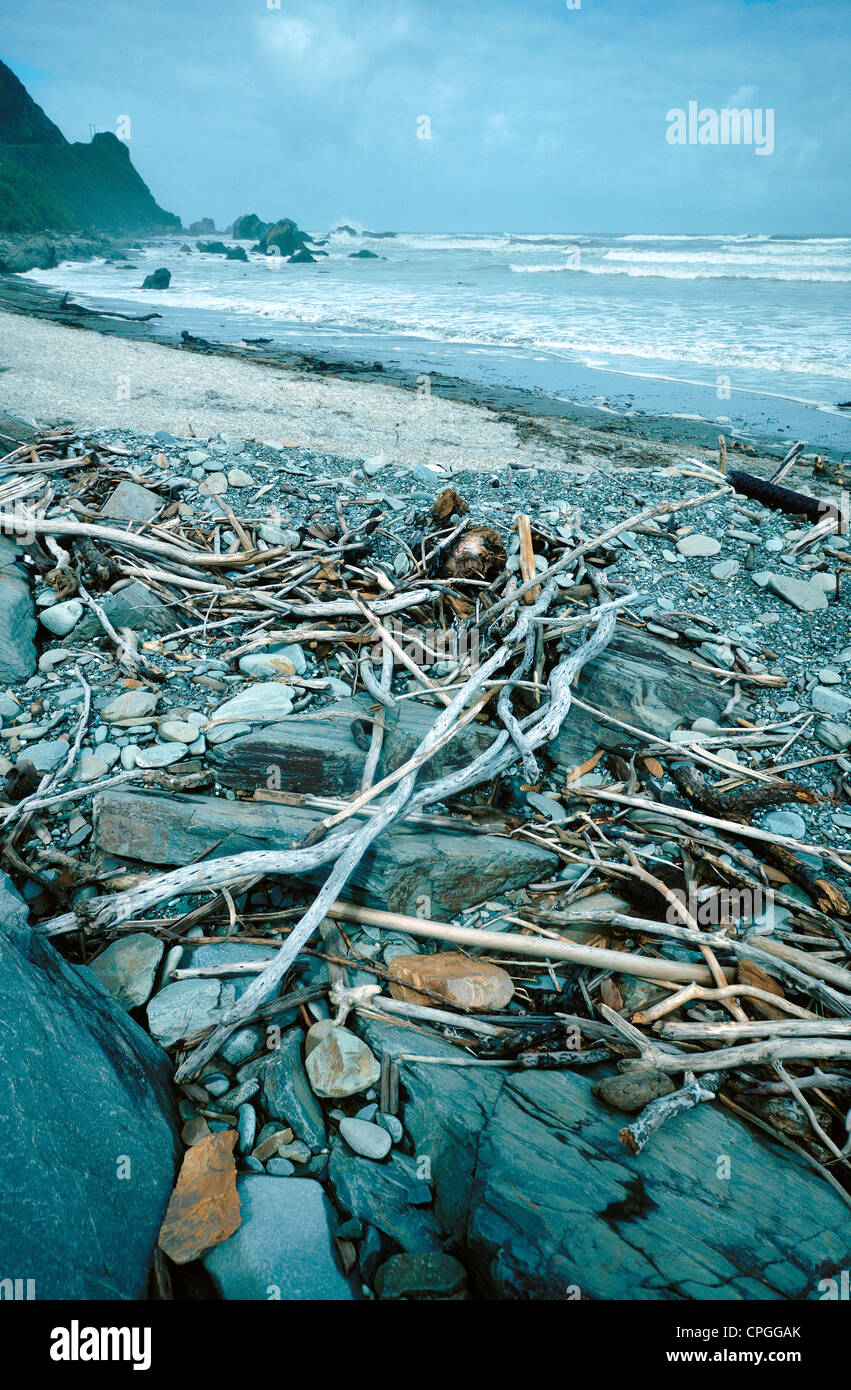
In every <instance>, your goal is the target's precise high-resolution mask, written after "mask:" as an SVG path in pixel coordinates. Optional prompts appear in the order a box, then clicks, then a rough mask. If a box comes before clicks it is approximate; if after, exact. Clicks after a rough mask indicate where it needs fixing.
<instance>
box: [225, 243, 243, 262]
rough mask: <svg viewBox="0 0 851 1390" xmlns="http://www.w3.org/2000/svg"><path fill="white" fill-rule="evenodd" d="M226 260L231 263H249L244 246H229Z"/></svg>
mask: <svg viewBox="0 0 851 1390" xmlns="http://www.w3.org/2000/svg"><path fill="white" fill-rule="evenodd" d="M225 258H226V259H227V260H229V261H247V260H248V256H247V255H246V253H245V247H244V246H229V247H228V248H227V250H226V251H225Z"/></svg>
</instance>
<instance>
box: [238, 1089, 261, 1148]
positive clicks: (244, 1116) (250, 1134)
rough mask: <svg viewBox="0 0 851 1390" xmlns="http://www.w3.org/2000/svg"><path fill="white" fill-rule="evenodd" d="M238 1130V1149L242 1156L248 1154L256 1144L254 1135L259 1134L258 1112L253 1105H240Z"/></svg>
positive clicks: (245, 1103)
mask: <svg viewBox="0 0 851 1390" xmlns="http://www.w3.org/2000/svg"><path fill="white" fill-rule="evenodd" d="M236 1129H237V1134H238V1136H239V1138H238V1140H237V1148H238V1149H239V1152H240V1153H241V1154H245V1153H248V1151H249V1150H250V1149H251V1147H252V1146H253V1144H254V1135H255V1134H256V1132H257V1112H256V1110H255V1109H254V1106H253V1105H249V1104H248V1102H247V1101H245V1102H244V1103H243V1104H242V1105H240V1107H239V1110H238V1111H237V1117H236Z"/></svg>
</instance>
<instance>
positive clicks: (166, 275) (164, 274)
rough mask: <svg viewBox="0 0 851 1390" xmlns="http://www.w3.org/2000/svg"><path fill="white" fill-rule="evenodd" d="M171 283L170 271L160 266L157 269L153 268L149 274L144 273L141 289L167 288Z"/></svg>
mask: <svg viewBox="0 0 851 1390" xmlns="http://www.w3.org/2000/svg"><path fill="white" fill-rule="evenodd" d="M170 284H171V271H170V270H166V268H165V266H161V267H160V268H159V270H154V271H152V272H151V274H150V275H146V276H145V278H144V280H143V281H142V289H143V290H167V289H168V287H169V285H170Z"/></svg>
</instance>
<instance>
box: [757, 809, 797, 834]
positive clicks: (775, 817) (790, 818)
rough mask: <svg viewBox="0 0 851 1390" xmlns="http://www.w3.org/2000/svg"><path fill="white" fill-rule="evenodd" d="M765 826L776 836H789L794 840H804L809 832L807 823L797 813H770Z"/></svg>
mask: <svg viewBox="0 0 851 1390" xmlns="http://www.w3.org/2000/svg"><path fill="white" fill-rule="evenodd" d="M763 824H764V826H765V829H766V830H770V831H771V832H772V833H773V834H774V835H787V836H788V837H789V838H790V839H792V840H800V839H802V837H803V836H804V835H805V834H806V832H807V823H806V821H805V820H804V818H803V816H799V815H798V813H797V811H769V813H768V815H767V816H766V818H765V821H764V822H763Z"/></svg>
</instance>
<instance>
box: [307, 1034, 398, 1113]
mask: <svg viewBox="0 0 851 1390" xmlns="http://www.w3.org/2000/svg"><path fill="white" fill-rule="evenodd" d="M305 1053H306V1058H305V1070H306V1071H307V1076H308V1080H309V1081H310V1085H311V1087H312V1089H313V1092H314V1094H315V1095H317V1096H320V1097H321V1098H322V1099H323V1100H337V1099H342V1098H343V1097H344V1096H355V1095H358V1094H359V1093H360V1092H362V1091H368V1090H369V1088H370V1086H374V1085H375V1084H376V1082H377V1081H378V1079H379V1077H380V1076H381V1067H380V1065H379V1062H378V1059H377V1058H376V1057H375V1055H374V1054H373V1053H372V1052H371V1051H370V1049H369V1048H368V1047H367V1045H366V1043H365V1042H361V1039H360V1038H358V1037H357V1036H356V1035H355V1034H354V1033H350V1032H349V1030H348V1028H338V1027H336V1026H335V1025H334V1024H333V1023H332V1022H331V1021H330V1020H328V1019H321V1020H320V1021H319V1022H318V1023H314V1025H313V1027H312V1028H311V1029H310V1031H309V1032H308V1034H307V1038H306V1039H305Z"/></svg>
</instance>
